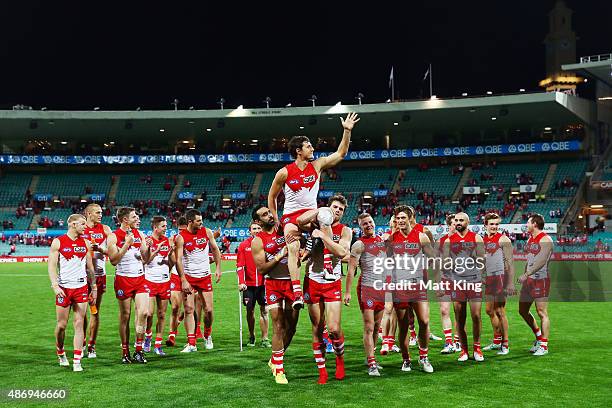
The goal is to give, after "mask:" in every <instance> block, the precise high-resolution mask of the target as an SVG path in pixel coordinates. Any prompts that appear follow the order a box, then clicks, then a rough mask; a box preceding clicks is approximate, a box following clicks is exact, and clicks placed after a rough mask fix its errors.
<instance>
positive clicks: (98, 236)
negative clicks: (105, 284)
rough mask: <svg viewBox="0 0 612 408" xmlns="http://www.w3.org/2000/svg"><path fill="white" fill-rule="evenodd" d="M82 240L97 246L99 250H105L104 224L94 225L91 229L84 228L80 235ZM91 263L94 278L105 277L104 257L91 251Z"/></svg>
mask: <svg viewBox="0 0 612 408" xmlns="http://www.w3.org/2000/svg"><path fill="white" fill-rule="evenodd" d="M81 237H83V239H86V240H88V241H89V242H91V243H92V244H97V245H98V246H99V247H101V248H106V234H105V233H104V224H96V225H95V226H93V227H86V228H85V232H83V234H82V235H81ZM92 252H93V253H92V255H91V258H92V261H93V264H94V269H95V270H94V273H95V274H96V276H104V275H106V256H105V255H104V254H101V253H100V252H98V251H92Z"/></svg>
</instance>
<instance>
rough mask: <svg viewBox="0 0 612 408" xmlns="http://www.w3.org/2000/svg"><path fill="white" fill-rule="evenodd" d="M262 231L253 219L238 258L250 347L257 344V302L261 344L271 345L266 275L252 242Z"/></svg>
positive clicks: (239, 247) (238, 273)
mask: <svg viewBox="0 0 612 408" xmlns="http://www.w3.org/2000/svg"><path fill="white" fill-rule="evenodd" d="M260 232H261V225H259V223H257V222H255V221H251V225H250V226H249V233H250V234H251V236H250V237H249V238H247V239H245V240H244V241H242V242H241V243H240V245H239V246H238V258H237V260H236V275H238V289H239V290H240V291H241V292H242V301H243V303H244V305H245V306H246V309H247V325H248V326H249V343H248V345H249V346H250V347H254V346H255V304H259V308H260V316H259V327H260V328H261V346H262V347H271V344H270V340H269V339H268V311H267V310H266V288H265V287H264V277H263V275H262V274H261V273H260V272H259V271H258V270H257V267H256V266H255V260H254V259H253V252H252V249H251V243H252V242H253V238H255V237H256V236H257V234H259V233H260Z"/></svg>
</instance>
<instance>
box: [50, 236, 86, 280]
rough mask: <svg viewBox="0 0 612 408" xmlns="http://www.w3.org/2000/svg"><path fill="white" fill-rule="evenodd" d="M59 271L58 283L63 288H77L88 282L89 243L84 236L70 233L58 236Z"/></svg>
mask: <svg viewBox="0 0 612 408" xmlns="http://www.w3.org/2000/svg"><path fill="white" fill-rule="evenodd" d="M58 240H59V242H60V248H59V272H58V279H57V283H59V285H60V286H61V287H63V288H67V289H76V288H80V287H83V286H84V285H86V284H87V244H86V243H85V240H84V239H83V238H82V237H79V238H77V239H75V240H73V239H72V238H70V237H69V236H68V235H62V236H61V237H59V238H58Z"/></svg>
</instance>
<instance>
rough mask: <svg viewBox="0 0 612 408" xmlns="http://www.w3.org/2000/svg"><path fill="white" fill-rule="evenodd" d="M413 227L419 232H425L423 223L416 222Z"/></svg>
mask: <svg viewBox="0 0 612 408" xmlns="http://www.w3.org/2000/svg"><path fill="white" fill-rule="evenodd" d="M412 229H413V230H416V231H418V232H425V227H424V226H423V224H419V223H418V222H417V223H416V224H414V226H413V227H412Z"/></svg>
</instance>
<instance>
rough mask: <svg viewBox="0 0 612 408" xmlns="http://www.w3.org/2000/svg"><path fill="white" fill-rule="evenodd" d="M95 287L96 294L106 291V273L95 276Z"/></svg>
mask: <svg viewBox="0 0 612 408" xmlns="http://www.w3.org/2000/svg"><path fill="white" fill-rule="evenodd" d="M96 287H97V288H98V294H100V293H104V292H106V275H103V276H96Z"/></svg>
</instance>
